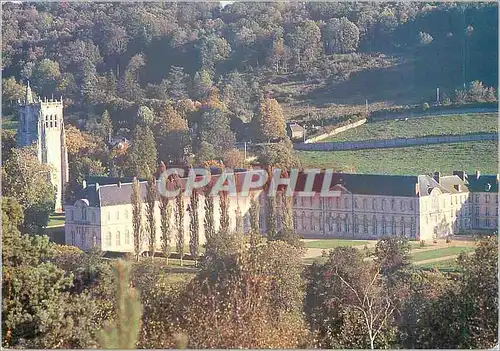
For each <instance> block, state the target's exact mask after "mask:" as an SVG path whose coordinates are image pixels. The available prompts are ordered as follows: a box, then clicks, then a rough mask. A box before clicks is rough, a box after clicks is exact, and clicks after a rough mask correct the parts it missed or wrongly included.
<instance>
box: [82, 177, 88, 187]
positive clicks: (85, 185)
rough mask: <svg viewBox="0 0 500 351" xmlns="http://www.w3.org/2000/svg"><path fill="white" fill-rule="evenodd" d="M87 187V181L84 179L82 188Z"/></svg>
mask: <svg viewBox="0 0 500 351" xmlns="http://www.w3.org/2000/svg"><path fill="white" fill-rule="evenodd" d="M86 187H87V181H86V180H85V179H84V180H83V183H82V188H83V189H85V188H86Z"/></svg>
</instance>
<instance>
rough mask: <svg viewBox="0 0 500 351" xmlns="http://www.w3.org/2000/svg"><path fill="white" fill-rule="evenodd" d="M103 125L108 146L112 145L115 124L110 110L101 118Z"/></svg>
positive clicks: (105, 111)
mask: <svg viewBox="0 0 500 351" xmlns="http://www.w3.org/2000/svg"><path fill="white" fill-rule="evenodd" d="M101 125H102V126H103V127H104V133H105V139H104V140H106V142H107V143H108V144H110V143H111V137H112V136H113V122H112V121H111V116H110V115H109V112H108V110H104V113H103V114H102V116H101Z"/></svg>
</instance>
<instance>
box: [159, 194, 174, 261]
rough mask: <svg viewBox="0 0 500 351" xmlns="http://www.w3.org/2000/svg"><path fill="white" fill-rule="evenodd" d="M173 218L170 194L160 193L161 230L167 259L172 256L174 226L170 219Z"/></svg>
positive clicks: (163, 250) (164, 253)
mask: <svg viewBox="0 0 500 351" xmlns="http://www.w3.org/2000/svg"><path fill="white" fill-rule="evenodd" d="M171 219H172V206H171V204H170V198H169V197H168V196H161V195H160V230H161V249H162V252H163V255H164V256H165V258H166V259H167V264H168V258H169V257H170V246H171V242H172V228H171V225H170V221H171Z"/></svg>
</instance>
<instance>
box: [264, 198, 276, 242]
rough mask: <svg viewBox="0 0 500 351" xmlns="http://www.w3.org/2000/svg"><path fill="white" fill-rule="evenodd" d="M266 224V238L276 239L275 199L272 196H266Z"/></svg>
mask: <svg viewBox="0 0 500 351" xmlns="http://www.w3.org/2000/svg"><path fill="white" fill-rule="evenodd" d="M266 225H267V228H266V229H267V239H268V240H276V239H277V236H278V230H277V228H276V199H275V197H274V196H266Z"/></svg>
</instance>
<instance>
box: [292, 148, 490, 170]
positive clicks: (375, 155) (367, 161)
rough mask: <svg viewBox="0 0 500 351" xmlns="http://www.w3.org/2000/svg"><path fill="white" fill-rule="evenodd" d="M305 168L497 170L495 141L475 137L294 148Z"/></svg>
mask: <svg viewBox="0 0 500 351" xmlns="http://www.w3.org/2000/svg"><path fill="white" fill-rule="evenodd" d="M296 153H297V156H298V157H299V158H300V160H301V162H302V167H304V168H327V169H334V170H342V169H353V170H354V171H355V172H356V173H375V174H401V175H404V174H411V175H416V174H423V173H431V172H434V171H440V172H442V173H444V174H451V173H452V171H453V170H457V169H463V170H467V171H469V172H474V170H477V169H479V170H481V173H483V174H496V173H497V172H498V143H497V142H496V141H476V142H466V143H452V144H437V145H426V146H413V147H403V148H393V149H373V150H352V151H296Z"/></svg>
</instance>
